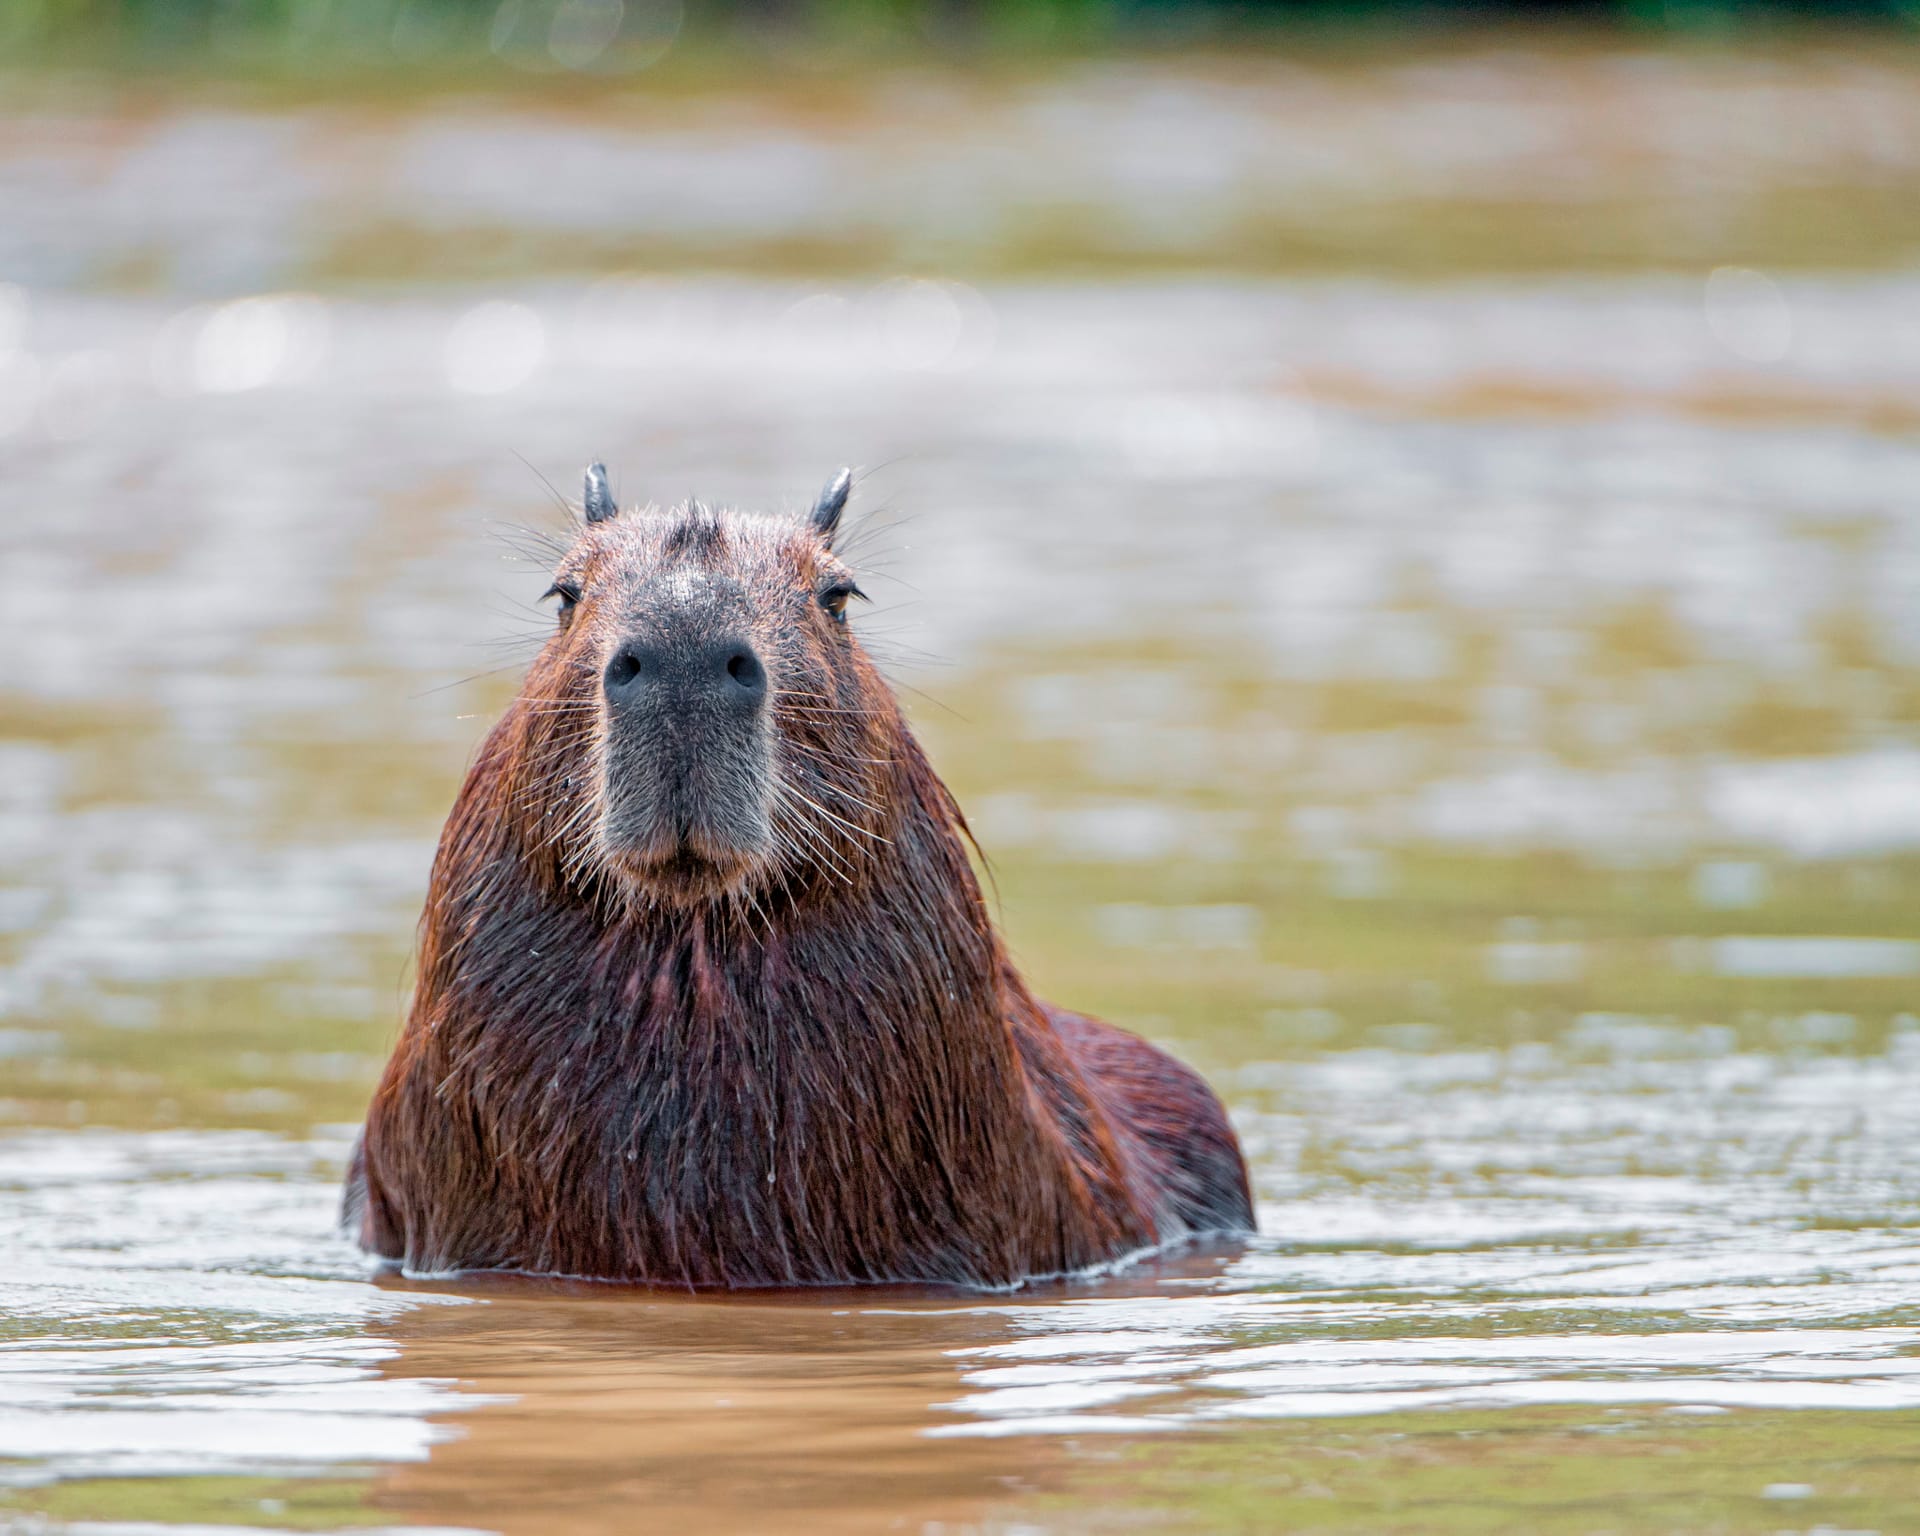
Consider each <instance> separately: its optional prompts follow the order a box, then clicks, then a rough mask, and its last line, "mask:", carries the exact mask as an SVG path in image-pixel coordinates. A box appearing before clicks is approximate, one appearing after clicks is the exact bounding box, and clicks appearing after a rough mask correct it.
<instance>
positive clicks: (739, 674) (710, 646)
mask: <svg viewBox="0 0 1920 1536" xmlns="http://www.w3.org/2000/svg"><path fill="white" fill-rule="evenodd" d="M850 484H851V476H850V475H849V474H848V473H847V472H846V471H842V472H841V473H840V474H839V475H838V476H836V477H835V478H834V480H833V481H832V482H831V483H830V484H829V485H828V486H827V488H826V489H825V490H824V491H823V492H822V493H821V495H820V498H819V500H818V501H817V503H816V504H815V505H814V507H813V509H812V510H811V512H809V513H807V514H805V515H796V516H787V517H777V516H766V515H760V514H754V513H744V512H734V511H727V510H714V509H710V508H706V507H703V506H701V505H699V504H698V503H691V504H689V505H686V506H682V507H676V508H673V509H671V510H667V511H661V510H657V509H654V508H646V509H628V510H625V511H622V510H621V509H620V508H619V506H618V505H617V503H616V502H615V501H614V499H613V497H612V495H611V494H610V492H609V490H608V486H607V479H606V472H605V470H604V469H603V468H602V467H601V466H599V465H597V464H596V465H594V466H593V467H592V468H591V469H589V470H588V471H587V479H586V494H585V498H584V511H585V520H584V522H583V523H582V525H581V528H580V531H579V534H578V537H577V538H576V539H575V540H574V542H573V545H572V547H571V548H570V549H568V551H567V553H566V555H565V556H564V557H563V558H562V559H561V561H560V563H559V566H558V568H557V569H556V570H555V572H554V576H553V585H552V587H551V588H550V589H549V593H548V595H549V596H550V597H552V598H555V599H557V601H558V604H559V615H558V621H557V627H556V629H555V632H554V634H553V636H552V638H551V639H549V640H548V642H547V644H546V646H545V648H544V649H543V650H542V651H541V653H540V656H539V659H538V660H536V661H535V663H534V665H533V667H532V668H531V669H530V670H529V672H528V676H527V683H526V686H525V688H524V689H523V691H522V694H521V698H520V701H519V706H518V707H519V710H520V711H521V712H522V717H523V718H522V720H521V727H522V730H523V731H524V734H523V735H522V737H521V738H520V740H519V742H518V744H517V748H516V750H517V752H518V754H519V756H520V758H521V761H519V762H518V763H517V764H516V765H515V768H516V775H515V777H516V779H517V783H515V784H514V785H513V788H512V793H513V796H514V800H515V804H514V806H513V807H512V811H511V813H512V814H515V815H516V816H517V817H519V818H521V819H522V820H523V822H524V823H525V824H526V825H527V826H528V827H529V828H530V829H531V832H532V835H533V837H534V839H535V843H536V845H537V846H538V847H540V848H543V849H545V850H548V851H550V853H551V854H552V855H553V865H554V868H555V870H556V872H557V873H558V874H559V876H560V877H561V878H562V879H564V880H567V881H570V882H573V883H576V884H580V885H583V886H597V887H600V888H601V889H603V890H607V891H611V892H612V893H613V894H615V895H617V896H619V897H622V898H625V899H627V900H630V901H638V902H641V903H643V904H650V903H668V904H676V905H685V904H688V903H693V902H700V901H708V900H713V899H716V898H722V897H727V896H736V897H740V898H743V899H745V900H747V901H751V900H752V899H753V898H754V897H755V895H756V893H757V892H758V891H759V890H761V889H763V888H766V887H769V886H772V885H776V884H780V883H782V882H792V881H794V880H797V879H800V878H802V877H807V878H819V877H822V876H824V877H826V878H838V879H843V880H849V879H852V878H854V876H855V874H856V867H857V865H858V864H859V862H860V860H861V857H862V850H863V848H865V847H868V846H870V845H872V844H873V843H874V842H875V841H877V840H878V839H879V836H880V834H879V833H878V832H877V830H875V829H874V828H873V827H872V825H871V820H872V813H873V810H874V807H873V805H872V800H873V798H874V796H873V792H872V789H871V784H870V780H871V777H872V773H871V770H872V768H873V767H874V766H875V765H876V764H877V763H878V762H879V761H881V760H883V759H884V758H885V756H886V755H887V754H886V740H887V735H888V728H889V722H890V721H891V720H892V719H894V718H896V717H895V715H894V711H893V709H892V705H891V696H890V695H889V694H888V692H887V690H886V688H885V686H884V684H882V683H881V681H880V679H879V677H878V674H877V673H876V671H875V669H874V668H873V665H872V663H871V662H870V661H869V660H868V659H867V658H866V656H865V655H864V653H863V652H862V651H861V649H860V647H859V645H858V644H857V643H856V642H855V640H854V637H853V635H852V633H851V631H850V629H849V627H848V623H847V604H848V601H849V600H850V599H852V598H855V597H859V596H861V595H862V594H861V592H860V589H859V587H858V586H857V585H856V584H855V582H854V578H853V574H852V572H851V571H850V570H849V569H848V568H847V566H846V565H845V564H844V563H843V562H842V561H841V560H839V559H838V558H836V556H835V555H834V553H833V547H832V546H833V539H834V535H835V533H836V531H837V530H838V527H839V523H840V514H841V511H842V509H843V508H844V507H845V505H846V501H847V493H848V489H849V487H850Z"/></svg>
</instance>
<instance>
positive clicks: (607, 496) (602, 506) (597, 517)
mask: <svg viewBox="0 0 1920 1536" xmlns="http://www.w3.org/2000/svg"><path fill="white" fill-rule="evenodd" d="M580 505H581V507H582V508H583V509H584V510H585V512H586V514H587V521H588V522H590V523H604V522H605V521H606V520H607V519H608V518H610V517H612V516H614V515H615V514H616V513H618V512H619V510H620V503H619V502H617V501H615V500H614V499H613V492H612V491H610V490H608V489H607V466H606V465H604V464H589V465H588V466H587V488H586V490H585V491H584V492H583V493H582V494H581V497H580Z"/></svg>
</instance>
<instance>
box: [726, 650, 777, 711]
mask: <svg viewBox="0 0 1920 1536" xmlns="http://www.w3.org/2000/svg"><path fill="white" fill-rule="evenodd" d="M726 672H727V676H728V678H729V679H731V681H732V683H733V687H734V689H735V690H736V692H737V693H738V695H740V696H741V697H742V698H743V699H744V698H747V697H751V698H754V699H758V698H760V697H761V696H762V695H764V694H765V693H766V691H767V669H766V668H765V667H763V666H761V665H760V658H759V657H758V656H756V655H754V654H753V652H752V650H750V649H749V648H748V647H746V646H744V645H738V646H734V647H732V648H731V649H730V650H729V651H728V653H727V662H726Z"/></svg>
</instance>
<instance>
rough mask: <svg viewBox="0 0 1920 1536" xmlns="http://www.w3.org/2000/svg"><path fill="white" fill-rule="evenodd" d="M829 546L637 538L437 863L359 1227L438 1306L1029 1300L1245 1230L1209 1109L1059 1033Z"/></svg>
mask: <svg viewBox="0 0 1920 1536" xmlns="http://www.w3.org/2000/svg"><path fill="white" fill-rule="evenodd" d="M848 485H849V477H848V476H847V475H845V474H844V473H843V474H842V475H841V476H839V477H838V478H837V479H836V480H835V481H834V482H833V483H832V484H831V485H829V486H828V488H827V490H826V491H825V492H824V493H823V494H822V495H821V497H820V500H819V502H818V503H817V504H816V506H815V507H814V509H813V511H812V512H811V514H810V515H808V516H807V517H805V518H776V517H762V516H755V515H749V514H743V513H735V512H715V511H710V510H707V509H705V508H702V507H700V506H697V505H695V506H688V507H683V508H678V509H675V510H672V511H665V512H662V511H655V510H652V509H648V510H645V511H627V512H621V511H620V510H619V509H618V508H617V507H616V506H615V504H614V503H613V501H612V499H611V497H610V496H609V495H608V493H607V489H606V480H605V475H604V473H603V472H602V471H601V470H600V469H599V467H598V466H595V467H594V468H593V469H592V470H589V471H588V475H587V486H586V498H585V506H584V511H585V519H584V522H583V525H582V527H581V529H580V532H579V536H578V538H577V539H576V541H575V542H574V544H573V546H572V548H571V549H570V550H569V551H568V552H567V554H566V556H565V558H564V559H563V560H562V561H561V562H560V565H559V569H558V570H557V571H556V573H555V575H554V579H553V586H552V589H551V591H550V593H549V595H550V596H552V597H555V598H556V599H557V600H558V603H559V617H558V622H557V625H556V629H555V633H554V635H553V637H552V638H551V639H550V640H549V641H548V643H547V645H546V647H545V648H544V649H543V650H542V652H541V654H540V656H539V658H538V659H537V660H536V661H535V662H534V664H533V666H532V667H531V669H530V670H529V672H528V675H527V679H526V682H525V685H524V686H523V688H522V689H521V692H520V695H519V697H518V698H517V699H516V700H515V701H514V703H513V705H512V706H511V708H509V709H508V711H507V713H506V714H505V716H504V717H503V718H502V719H501V720H500V722H499V723H498V724H497V725H496V726H495V727H494V728H493V730H492V732H491V733H490V734H489V736H488V737H487V740H486V742H485V744H484V745H483V746H482V748H481V750H480V753H479V755H478V757H477V758H476V760H475V762H474V765H473V767H472V769H471V770H470V771H469V773H468V775H467V779H466V782H465V784H464V785H463V786H462V788H461V791H460V796H459V799H458V800H457V801H456V803H455V805H454V808H453V812H452V814H451V815H450V816H449V817H448V819H447V825H446V829H445V831H444V832H443V833H442V835H441V839H440V847H439V851H438V854H437V856H436V858H435V860H434V868H433V878H432V884H431V887H430V890H429V893H428V897H427V906H426V911H425V913H424V915H423V916H422V918H421V925H420V952H419V976H418V980H417V984H416V988H415V993H414V999H413V1005H412V1009H411V1012H410V1014H409V1017H408V1020H407V1024H406V1029H405V1031H404V1032H403V1034H402V1037H401V1040H400V1043H399V1045H398V1046H397V1048H396V1049H395V1051H394V1054H393V1058H392V1060H391V1061H390V1062H389V1063H388V1064H387V1069H386V1072H385V1074H384V1076H383V1077H382V1079H381V1082H380V1086H379V1088H378V1089H377V1090H376V1093H375V1096H374V1100H373V1104H372V1106H371V1108H370V1110H369V1112H368V1117H367V1125H366V1130H365V1132H364V1134H363V1136H362V1141H361V1146H360V1149H359V1152H358V1154H357V1155H356V1158H355V1162H354V1168H353V1171H352V1173H351V1176H350V1181H349V1189H348V1196H347V1208H348V1214H349V1219H350V1220H351V1221H352V1222H353V1223H355V1225H356V1227H357V1231H358V1235H359V1237H360V1240H361V1242H362V1243H363V1244H364V1245H365V1246H366V1247H367V1248H369V1249H370V1250H372V1251H373V1252H374V1253H376V1254H379V1255H382V1256H384V1257H385V1258H387V1259H390V1260H393V1261H395V1262H398V1263H400V1264H402V1265H404V1266H405V1267H406V1268H407V1269H408V1270H409V1271H412V1272H415V1273H438V1272H447V1271H453V1270H471V1269H513V1270H525V1271H532V1272H538V1273H547V1274H564V1275H579V1276H594V1277H599V1278H605V1279H618V1280H630V1281H640V1282H658V1283H664V1284H671V1285H705V1286H743V1285H798V1284H835V1283H850V1282H865V1281H909V1282H913V1281H918V1282H937V1283H949V1284H962V1285H979V1286H1004V1285H1012V1284H1017V1283H1019V1282H1020V1281H1022V1280H1026V1279H1030V1278H1033V1277H1037V1276H1042V1275H1056V1274H1063V1273H1067V1272H1070V1271H1073V1270H1078V1269H1084V1268H1087V1267H1089V1266H1091V1265H1096V1264H1102V1263H1110V1262H1112V1261H1115V1260H1119V1259H1123V1258H1126V1257H1128V1256H1129V1255H1133V1254H1136V1253H1141V1252H1144V1251H1146V1250H1148V1249H1151V1248H1154V1247H1157V1246H1163V1245H1166V1244H1168V1243H1171V1242H1174V1241H1177V1240H1179V1239H1182V1238H1185V1237H1188V1236H1191V1235H1195V1234H1200V1233H1233V1232H1244V1231H1248V1230H1251V1227H1252V1224H1253V1213H1252V1206H1251V1202H1250V1200H1249V1197H1248V1191H1247V1177H1246V1169H1245V1165H1244V1163H1243V1161H1242V1159H1241V1156H1240V1150H1239V1146H1238V1144H1237V1142H1236V1141H1235V1139H1234V1135H1233V1131H1232V1128H1231V1126H1230V1125H1229V1124H1228V1121H1227V1118H1226V1115H1225V1113H1224V1111H1223V1110H1222V1109H1221V1106H1220V1103H1219V1100H1218V1099H1217V1098H1215V1097H1214V1095H1213V1093H1212V1092H1211V1091H1210V1090H1209V1089H1208V1088H1207V1086H1206V1085H1205V1083H1204V1082H1202V1081H1201V1079H1200V1078H1199V1077H1198V1076H1197V1075H1196V1074H1194V1073H1193V1072H1192V1071H1191V1070H1190V1069H1188V1068H1187V1067H1185V1066H1183V1065H1181V1064H1180V1063H1178V1062H1176V1061H1174V1060H1173V1059H1172V1058H1171V1057H1169V1056H1167V1055H1166V1054H1164V1053H1163V1052H1161V1051H1159V1050H1157V1049H1155V1048H1154V1047H1152V1046H1150V1045H1148V1044H1147V1043H1146V1042H1144V1041H1142V1040H1139V1039H1137V1038H1136V1037H1134V1036H1132V1035H1129V1034H1126V1033H1125V1032H1123V1031H1121V1030H1117V1029H1115V1028H1113V1027H1112V1026H1110V1025H1107V1024H1102V1023H1100V1022H1098V1021H1097V1020H1093V1019H1088V1018H1085V1017H1083V1016H1081V1015H1078V1014H1073V1013H1067V1012H1064V1011H1060V1010H1054V1009H1050V1008H1049V1007H1047V1006H1046V1005H1045V1004H1043V1003H1041V1002H1039V1001H1038V1000H1036V999H1035V998H1034V997H1033V995H1032V994H1031V993H1030V992H1029V991H1028V990H1027V987H1026V985H1025V983H1024V982H1023V981H1022V980H1021V979H1020V977H1019V975H1018V974H1017V973H1016V972H1015V970H1014V969H1013V967H1012V965H1011V963H1010V962H1009V961H1008V958H1007V956H1006V952H1005V950H1004V948H1003V947H1002V945H1001V943H1000V940H999V937H998V935H997V934H996V932H995V930H994V928H993V924H992V922H991V921H990V918H989V915H988V913H987V910H986V907H985V904H984V903H983V901H982V899H981V894H980V889H979V885H978V882H977V881H976V880H975V878H974V873H973V869H972V867H971V865H970V863H969V861H968V858H967V853H966V843H965V828H964V823H963V822H962V820H961V817H960V813H959V810H958V808H957V807H956V806H955V804H954V802H953V799H952V797H951V796H950V795H949V794H948V792H947V790H946V787H945V786H944V785H943V784H942V783H941V782H940V780H939V779H938V778H937V777H936V776H935V775H934V773H933V770H932V769H931V768H930V767H929V765H928V763H927V760H926V758H925V757H924V756H923V754H922V753H921V751H920V748H919V746H918V744H917V743H916V742H915V741H914V739H913V737H912V735H911V734H910V733H909V732H908V730H907V727H906V723H905V721H904V719H903V718H902V716H901V713H900V710H899V708H898V706H897V704H896V703H895V700H894V698H893V695H892V693H891V691H890V690H889V689H888V687H887V686H886V684H885V682H884V681H883V680H882V678H881V677H880V675H879V673H878V671H877V670H876V669H875V668H874V666H873V664H872V663H871V661H870V660H869V659H868V658H867V656H866V654H865V652H864V651H863V650H862V649H861V647H860V645H859V643H858V642H857V640H856V639H855V638H854V635H853V632H852V629H851V627H850V625H849V624H848V621H847V606H848V603H849V601H850V600H852V599H854V598H857V597H859V596H860V595H861V594H860V591H859V588H858V587H857V586H856V585H855V582H854V578H853V574H852V572H851V571H850V570H849V569H848V568H847V567H846V566H845V565H844V564H843V563H842V562H841V561H840V560H839V559H838V558H836V556H835V555H834V553H833V548H832V545H833V537H834V533H835V531H836V529H837V527H838V524H839V519H840V514H841V510H842V508H843V507H844V505H845V502H846V497H847V490H848Z"/></svg>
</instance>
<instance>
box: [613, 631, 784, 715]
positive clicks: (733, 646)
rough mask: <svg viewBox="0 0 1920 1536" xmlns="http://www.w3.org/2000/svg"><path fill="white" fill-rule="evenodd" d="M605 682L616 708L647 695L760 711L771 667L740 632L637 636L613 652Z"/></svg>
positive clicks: (665, 701) (658, 699)
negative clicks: (684, 637) (664, 638)
mask: <svg viewBox="0 0 1920 1536" xmlns="http://www.w3.org/2000/svg"><path fill="white" fill-rule="evenodd" d="M605 684H606V690H607V702H608V703H610V704H613V705H615V706H623V705H628V704H635V703H638V702H640V701H641V700H643V699H646V700H651V701H653V702H655V703H657V704H663V705H667V706H669V707H671V705H673V704H675V703H683V704H707V705H718V706H721V707H724V708H729V709H741V710H745V709H757V708H759V706H760V704H761V702H762V701H763V700H764V699H765V698H766V696H767V669H766V668H765V667H764V666H763V665H761V662H760V657H759V656H758V654H756V653H755V651H754V649H753V646H752V645H751V644H749V643H748V642H747V640H746V639H744V638H743V637H741V636H739V635H726V636H722V637H720V638H718V639H712V640H697V641H680V642H678V643H662V642H660V641H656V640H652V639H642V638H635V639H631V640H628V641H627V642H626V643H625V644H623V645H622V646H621V647H620V648H619V649H618V650H617V651H615V652H614V653H613V660H612V661H610V662H608V663H607V670H606V676H605Z"/></svg>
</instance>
